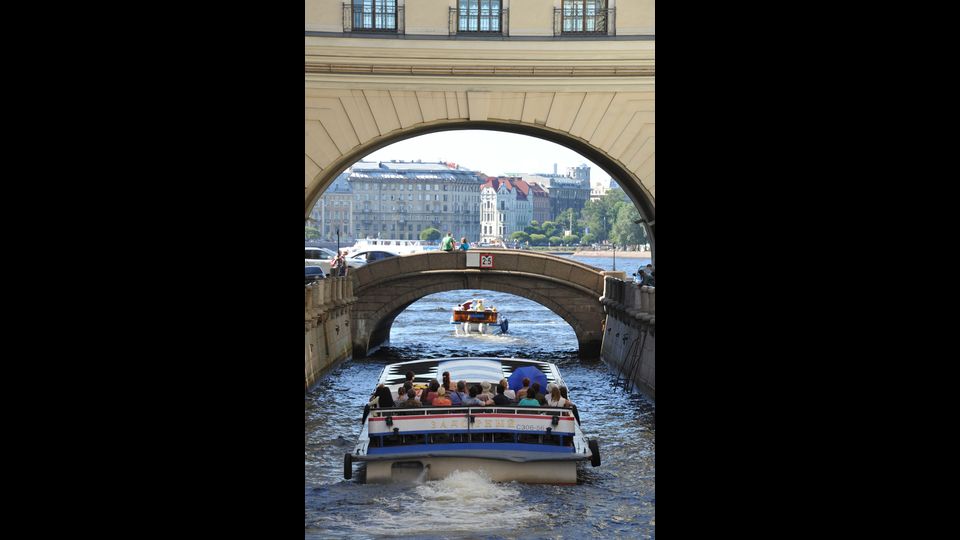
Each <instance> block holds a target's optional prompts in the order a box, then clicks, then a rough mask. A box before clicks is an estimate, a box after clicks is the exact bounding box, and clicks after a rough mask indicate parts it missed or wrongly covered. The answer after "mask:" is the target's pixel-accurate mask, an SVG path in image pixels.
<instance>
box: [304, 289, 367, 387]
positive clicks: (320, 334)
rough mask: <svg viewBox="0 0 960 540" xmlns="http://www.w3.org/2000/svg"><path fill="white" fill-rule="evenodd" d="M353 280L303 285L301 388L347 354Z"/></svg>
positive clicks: (309, 384) (308, 385) (347, 355)
mask: <svg viewBox="0 0 960 540" xmlns="http://www.w3.org/2000/svg"><path fill="white" fill-rule="evenodd" d="M356 300H357V299H356V297H355V296H353V279H352V278H351V277H349V276H347V277H328V278H326V279H321V280H319V281H315V282H313V283H311V284H309V285H306V286H305V287H304V288H303V307H304V322H303V326H304V328H303V330H304V375H305V382H304V388H305V389H307V388H310V386H311V385H312V384H313V383H314V382H316V380H317V379H318V377H319V376H320V374H322V373H323V372H324V371H325V370H326V369H328V368H329V367H330V366H332V365H334V364H336V363H337V362H339V361H341V360H344V359H346V358H349V356H350V318H351V317H350V306H351V305H352V304H353V303H354V302H356Z"/></svg>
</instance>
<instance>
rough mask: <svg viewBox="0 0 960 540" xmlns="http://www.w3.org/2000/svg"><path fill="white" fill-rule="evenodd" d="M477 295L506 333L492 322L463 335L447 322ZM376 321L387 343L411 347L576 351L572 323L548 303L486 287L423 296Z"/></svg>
mask: <svg viewBox="0 0 960 540" xmlns="http://www.w3.org/2000/svg"><path fill="white" fill-rule="evenodd" d="M476 299H481V300H483V301H484V307H485V308H491V307H495V308H496V309H497V315H498V317H497V319H498V322H500V323H502V322H503V321H504V320H506V321H507V323H506V325H505V326H506V330H507V331H506V332H505V333H504V332H503V331H502V330H503V329H502V328H501V327H500V326H498V325H496V326H495V325H491V326H490V327H488V328H487V329H486V330H487V333H484V334H480V333H478V331H477V330H478V329H477V328H473V329H471V330H472V332H469V333H465V332H464V331H463V328H462V325H460V324H452V323H451V318H452V317H451V315H452V312H453V308H454V306H456V305H460V304H462V303H463V302H466V301H472V300H476ZM471 307H473V306H471ZM391 315H392V314H391ZM381 324H382V325H383V327H384V329H383V331H384V332H386V333H387V334H388V335H389V344H390V346H391V347H402V348H410V349H414V350H415V349H417V348H419V347H421V346H423V345H424V344H429V348H430V349H431V350H433V351H438V352H439V354H443V355H448V356H458V355H464V354H466V355H476V356H487V355H492V356H502V355H507V356H513V355H515V354H517V353H520V352H523V353H524V354H532V355H549V354H554V353H574V354H575V353H576V352H577V350H578V340H577V335H576V331H575V329H574V327H573V325H571V324H570V322H568V321H566V320H564V319H563V318H562V317H561V316H560V315H558V314H556V313H554V312H553V311H551V310H550V308H549V307H547V306H545V305H543V304H540V303H538V302H536V301H534V300H531V299H529V298H524V297H522V296H518V295H515V294H510V293H504V292H500V291H493V290H486V289H456V290H449V291H444V292H439V293H432V294H428V295H425V296H423V297H421V298H420V299H418V300H416V301H414V302H412V303H410V304H407V305H406V306H405V307H404V308H403V310H402V311H401V312H400V313H398V314H397V315H396V316H392V317H390V316H388V317H386V318H384V320H383V322H382V323H381Z"/></svg>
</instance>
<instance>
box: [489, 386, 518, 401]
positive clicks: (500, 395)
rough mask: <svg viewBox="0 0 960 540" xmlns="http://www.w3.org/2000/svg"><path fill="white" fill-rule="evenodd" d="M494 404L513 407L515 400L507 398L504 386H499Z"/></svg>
mask: <svg viewBox="0 0 960 540" xmlns="http://www.w3.org/2000/svg"><path fill="white" fill-rule="evenodd" d="M493 403H494V404H496V405H513V400H512V399H510V398H508V397H507V393H506V390H504V389H503V385H502V384H498V385H497V395H495V396H493Z"/></svg>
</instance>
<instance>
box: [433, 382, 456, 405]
mask: <svg viewBox="0 0 960 540" xmlns="http://www.w3.org/2000/svg"><path fill="white" fill-rule="evenodd" d="M430 403H431V405H433V406H434V407H449V406H451V405H453V403H451V402H450V398H449V397H447V391H446V390H444V389H443V387H442V386H441V387H440V388H438V389H437V397H435V398H433V401H431V402H430Z"/></svg>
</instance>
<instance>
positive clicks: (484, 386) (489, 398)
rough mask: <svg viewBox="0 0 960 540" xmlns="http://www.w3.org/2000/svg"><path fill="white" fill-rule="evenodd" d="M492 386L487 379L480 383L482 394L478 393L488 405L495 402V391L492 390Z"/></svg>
mask: <svg viewBox="0 0 960 540" xmlns="http://www.w3.org/2000/svg"><path fill="white" fill-rule="evenodd" d="M491 387H492V385H491V384H490V383H488V382H487V381H483V382H482V383H480V389H481V390H482V392H480V395H478V396H477V397H478V398H480V400H482V401H483V402H484V404H486V405H492V404H493V396H494V393H493V391H492V390H491Z"/></svg>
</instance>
